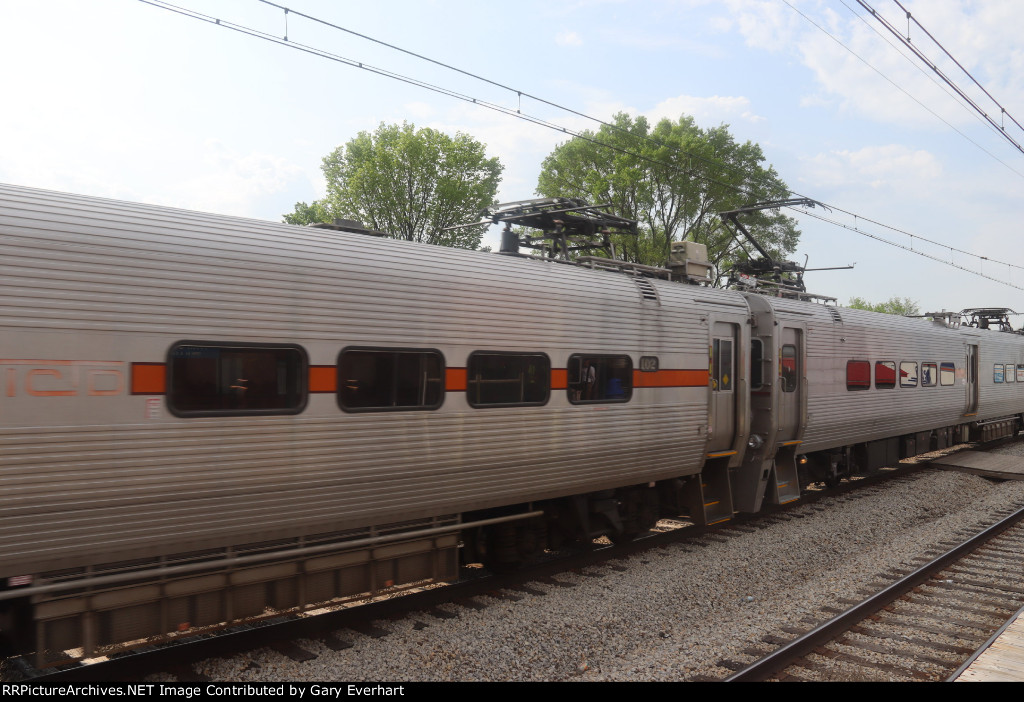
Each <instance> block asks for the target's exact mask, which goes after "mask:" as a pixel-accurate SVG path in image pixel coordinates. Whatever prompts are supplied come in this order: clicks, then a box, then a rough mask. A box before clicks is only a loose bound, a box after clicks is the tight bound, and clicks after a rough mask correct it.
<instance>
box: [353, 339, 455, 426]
mask: <svg viewBox="0 0 1024 702" xmlns="http://www.w3.org/2000/svg"><path fill="white" fill-rule="evenodd" d="M442 378H444V357H443V356H442V355H441V353H440V352H439V351H434V350H432V349H365V348H348V349H344V350H343V351H342V352H341V354H340V355H339V356H338V406H340V407H341V409H343V410H345V411H347V412H367V411H378V412H379V411H388V410H421V409H437V408H438V407H440V406H441V403H442V402H443V401H444V383H443V382H442Z"/></svg>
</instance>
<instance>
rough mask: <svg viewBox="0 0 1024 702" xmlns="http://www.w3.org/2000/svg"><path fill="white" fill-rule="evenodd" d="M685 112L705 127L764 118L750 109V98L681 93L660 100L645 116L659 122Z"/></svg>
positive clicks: (677, 116)
mask: <svg viewBox="0 0 1024 702" xmlns="http://www.w3.org/2000/svg"><path fill="white" fill-rule="evenodd" d="M683 114H686V115H690V116H691V117H693V118H694V119H695V120H696V121H697V123H698V124H700V125H702V126H704V127H710V126H715V125H716V124H718V123H721V122H731V121H733V120H737V119H738V120H743V121H745V122H760V121H762V120H764V118H763V117H760V116H758V115H756V114H755V113H754V112H753V111H752V110H751V109H750V100H749V99H747V98H745V97H728V96H722V95H712V96H710V97H696V96H693V95H679V96H677V97H672V98H669V99H667V100H663V101H662V102H659V103H658V104H657V105H655V106H654V108H653V109H652V110H650V111H648V112H646V113H645V116H646V117H647V118H648V119H649V120H651V121H652V122H657V121H659V120H661V119H663V118H666V117H667V118H668V119H671V120H676V119H679V116H680V115H683Z"/></svg>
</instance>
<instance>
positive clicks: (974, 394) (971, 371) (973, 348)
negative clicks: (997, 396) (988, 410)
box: [964, 344, 978, 415]
mask: <svg viewBox="0 0 1024 702" xmlns="http://www.w3.org/2000/svg"><path fill="white" fill-rule="evenodd" d="M966 371H967V406H966V409H965V410H964V414H965V415H971V414H977V413H978V346H977V344H968V345H967V369H966Z"/></svg>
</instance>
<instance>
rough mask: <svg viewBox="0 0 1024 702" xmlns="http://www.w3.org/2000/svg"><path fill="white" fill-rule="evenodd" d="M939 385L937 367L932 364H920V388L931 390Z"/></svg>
mask: <svg viewBox="0 0 1024 702" xmlns="http://www.w3.org/2000/svg"><path fill="white" fill-rule="evenodd" d="M938 384H939V367H938V366H937V365H936V364H934V363H922V364H921V387H923V388H933V387H935V386H936V385H938Z"/></svg>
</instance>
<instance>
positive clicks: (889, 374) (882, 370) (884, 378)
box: [875, 361, 896, 390]
mask: <svg viewBox="0 0 1024 702" xmlns="http://www.w3.org/2000/svg"><path fill="white" fill-rule="evenodd" d="M875 387H876V388H881V389H883V390H887V389H889V388H894V387H896V364H895V363H893V362H892V361H875Z"/></svg>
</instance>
